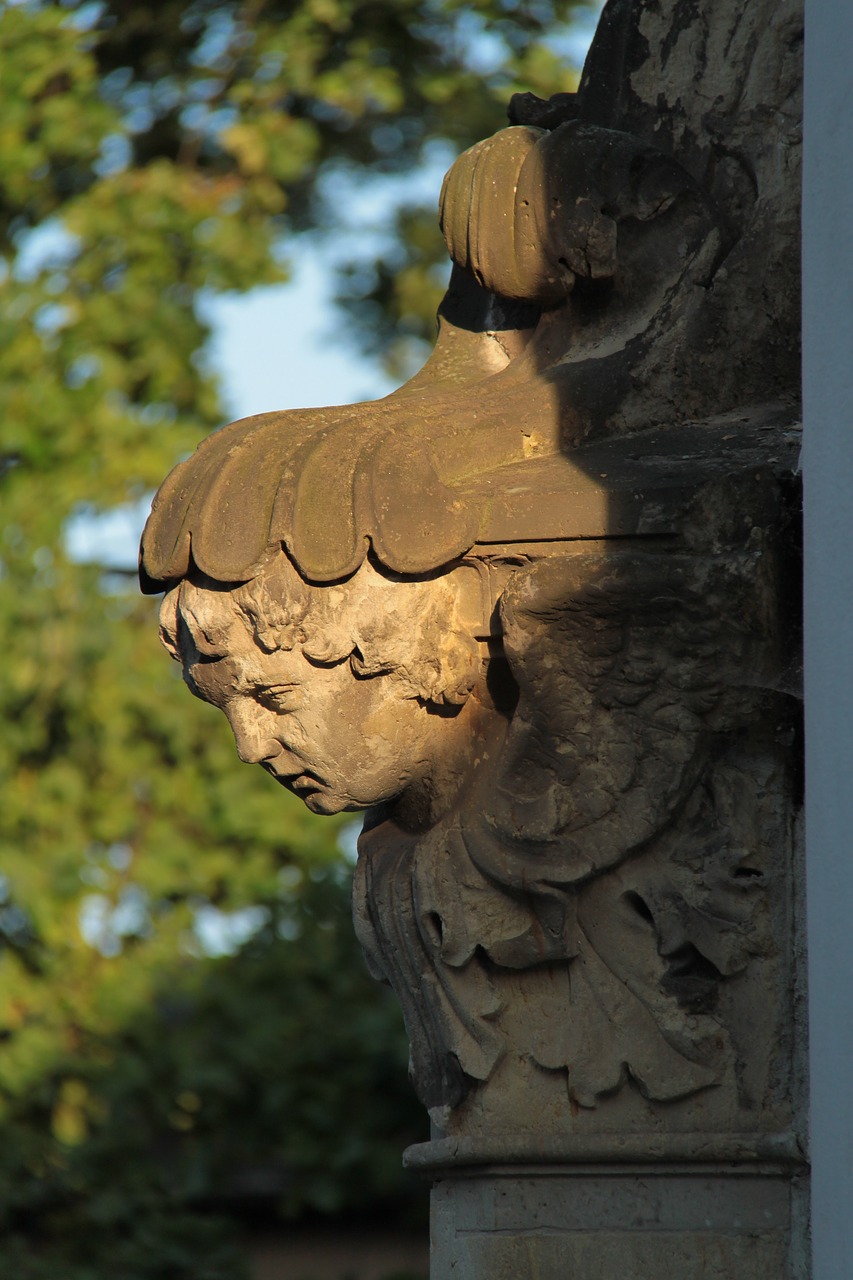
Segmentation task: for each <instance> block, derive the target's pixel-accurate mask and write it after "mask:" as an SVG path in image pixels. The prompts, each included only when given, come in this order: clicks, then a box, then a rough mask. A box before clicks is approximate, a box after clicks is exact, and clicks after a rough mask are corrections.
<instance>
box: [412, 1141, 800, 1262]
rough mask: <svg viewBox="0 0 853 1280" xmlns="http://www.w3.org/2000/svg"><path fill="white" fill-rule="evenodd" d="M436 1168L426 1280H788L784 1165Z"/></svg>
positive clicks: (796, 1210) (794, 1200) (790, 1239)
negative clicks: (625, 1279) (428, 1276)
mask: <svg viewBox="0 0 853 1280" xmlns="http://www.w3.org/2000/svg"><path fill="white" fill-rule="evenodd" d="M444 1172H445V1174H446V1175H447V1176H444V1177H443V1176H442V1171H441V1170H440V1169H436V1170H434V1171H433V1176H434V1177H435V1178H436V1182H435V1184H434V1187H433V1192H432V1233H431V1235H432V1241H431V1247H432V1269H431V1274H432V1276H433V1277H434V1278H435V1280H445V1278H449V1277H453V1278H454V1280H457V1278H458V1280H519V1277H530V1278H531V1280H533V1278H534V1277H535V1280H575V1278H576V1277H577V1280H613V1278H614V1277H622V1276H624V1277H630V1280H669V1278H670V1277H672V1278H673V1280H747V1278H748V1280H789V1278H790V1280H795V1278H798V1277H802V1276H804V1275H806V1274H807V1271H806V1266H807V1260H806V1258H805V1256H804V1251H803V1239H804V1234H803V1226H804V1222H805V1206H804V1200H803V1193H802V1185H801V1180H800V1179H798V1178H796V1177H793V1178H792V1176H791V1173H792V1170H791V1164H790V1163H789V1162H787V1161H785V1160H780V1159H779V1158H778V1155H777V1156H776V1158H773V1159H770V1158H768V1159H765V1160H762V1161H758V1160H756V1161H755V1163H754V1164H752V1165H751V1166H746V1165H745V1164H744V1163H742V1162H736V1161H734V1160H732V1161H731V1162H719V1163H718V1162H716V1161H712V1160H709V1161H707V1162H706V1163H704V1164H699V1163H687V1164H683V1163H671V1162H668V1161H667V1160H666V1159H664V1158H659V1159H656V1160H655V1161H654V1163H637V1164H632V1163H630V1162H625V1163H619V1164H609V1165H608V1164H603V1163H601V1164H600V1163H596V1164H594V1165H584V1164H582V1163H578V1164H575V1165H569V1164H565V1163H563V1164H553V1165H549V1164H545V1163H542V1164H540V1165H538V1166H537V1165H535V1164H530V1165H529V1166H527V1165H519V1164H517V1163H513V1164H507V1165H497V1164H495V1165H485V1166H482V1167H477V1166H467V1167H466V1166H464V1165H462V1164H455V1165H454V1166H452V1168H448V1169H447V1170H445V1171H444Z"/></svg>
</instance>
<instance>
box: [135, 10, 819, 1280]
mask: <svg viewBox="0 0 853 1280" xmlns="http://www.w3.org/2000/svg"><path fill="white" fill-rule="evenodd" d="M801 45H802V15H801V13H800V11H799V9H798V6H797V4H796V3H795V2H794V0H695V2H694V3H691V4H682V3H678V4H675V3H662V4H651V3H648V2H646V0H610V2H609V3H608V5H607V6H606V8H605V10H604V13H603V15H602V19H601V24H600V27H599V31H598V34H597V35H596V39H595V41H594V43H593V46H592V49H591V51H590V55H589V58H588V60H587V65H586V67H585V69H584V73H583V77H582V82H581V86H580V89H579V92H578V93H577V94H576V95H558V96H557V97H556V98H554V99H551V100H550V101H548V102H545V101H542V100H539V99H537V98H534V97H532V96H531V95H519V96H517V97H516V98H514V99H513V102H512V104H511V107H510V120H511V126H510V127H509V128H508V129H505V130H503V131H501V132H500V133H498V134H497V135H496V136H495V137H494V138H491V139H488V140H486V141H485V142H483V143H480V144H478V145H477V146H475V147H474V148H472V149H471V150H470V151H468V152H466V153H465V154H464V155H463V156H461V157H460V159H459V160H458V161H457V162H456V163H455V164H454V166H453V167H452V168H451V170H450V172H449V174H448V175H447V178H446V180H445V184H444V188H443V191H442V195H441V222H442V226H443V230H444V235H445V239H446V242H447V246H448V251H449V253H450V256H451V258H452V260H453V263H454V271H453V275H452V278H451V284H450V288H449V290H448V293H447V296H446V298H445V300H444V303H443V304H442V307H441V310H440V315H439V320H440V324H439V335H438V340H437V344H436V349H435V352H434V354H433V356H432V358H431V359H430V361H429V362H428V363H427V365H426V367H425V369H424V370H423V371H422V372H421V373H420V374H419V375H417V377H415V378H414V379H413V380H412V381H411V382H410V383H409V384H407V385H406V386H405V387H403V388H401V390H400V391H399V392H397V393H395V395H393V396H390V397H388V398H387V399H386V400H384V401H381V402H378V403H377V404H374V405H354V406H344V407H342V408H338V409H333V410H325V411H321V412H312V411H299V412H292V413H283V414H268V415H263V416H261V417H259V418H257V419H249V420H246V421H244V422H241V423H236V424H233V425H232V426H231V427H229V428H226V429H225V430H223V431H222V432H220V433H218V434H217V435H216V436H214V437H212V438H211V439H210V440H209V441H207V442H206V443H205V444H204V445H202V446H201V448H200V449H199V450H198V452H197V453H196V455H194V457H193V458H191V459H189V460H188V461H187V462H185V463H182V464H181V465H180V466H179V467H178V468H176V470H175V472H174V473H173V474H172V476H170V477H169V478H168V479H167V480H166V482H165V483H164V485H163V487H162V488H161V491H160V493H159V495H158V497H157V499H156V501H155V506H154V511H153V513H152V517H151V519H150V521H149V524H148V526H147V528H146V532H145V536H144V540H143V558H142V581H143V586H144V588H145V589H147V590H158V589H161V588H167V589H168V591H169V594H168V595H167V597H166V601H165V603H164V607H163V611H162V619H163V635H164V639H165V642H166V644H167V647H168V648H170V650H171V651H172V653H173V654H174V656H176V657H177V658H179V659H180V660H181V661H182V662H183V664H184V668H185V673H186V679H187V681H188V683H189V684H190V686H191V688H192V689H193V690H194V691H195V692H196V693H197V694H198V695H199V696H201V697H204V698H207V699H208V700H209V701H211V702H214V703H215V704H216V705H219V706H221V707H222V709H223V710H224V711H225V712H226V714H227V715H228V717H229V720H230V722H231V725H232V728H233V730H234V733H235V737H236V739H237V745H238V750H239V752H240V755H241V758H242V759H244V760H247V761H257V762H259V763H261V764H262V765H263V766H264V768H266V769H267V771H268V772H270V773H271V774H273V775H274V776H275V777H276V778H277V779H278V780H279V781H280V782H282V783H283V784H284V785H285V786H287V787H288V788H289V789H290V790H292V791H294V792H295V793H296V794H298V795H300V796H302V798H303V799H304V800H305V802H306V803H307V804H308V805H309V807H311V808H312V809H314V810H315V811H317V812H322V813H332V812H336V811H338V810H340V809H344V808H348V809H355V808H363V809H366V810H367V816H366V820H365V826H364V831H363V834H362V836H361V839H360V842H359V864H358V870H357V875H356V900H355V923H356V928H357V930H358V933H359V937H360V939H361V941H362V944H363V947H364V951H365V955H366V957H367V961H368V964H369V966H370V968H371V970H372V971H373V972H374V973H375V975H376V976H377V977H378V978H379V979H381V980H383V981H386V982H388V983H390V985H391V986H392V987H393V988H394V990H395V991H396V993H397V995H398V997H399V999H400V1001H401V1004H402V1007H403V1012H404V1016H405V1019H406V1025H407V1028H408V1031H409V1035H410V1040H411V1066H412V1078H413V1082H414V1085H415V1088H416V1089H417V1091H418V1093H419V1095H420V1097H421V1098H422V1100H423V1102H424V1105H425V1106H426V1107H428V1108H429V1110H430V1114H431V1117H432V1122H433V1138H432V1141H430V1142H429V1143H426V1144H424V1145H422V1146H418V1147H415V1148H414V1149H412V1150H410V1151H409V1152H408V1153H407V1156H406V1159H407V1161H408V1163H409V1164H410V1165H411V1166H412V1167H416V1168H420V1169H423V1170H424V1171H425V1172H426V1173H428V1174H429V1176H430V1177H431V1178H432V1180H433V1183H434V1191H433V1270H432V1274H433V1280H451V1277H457V1278H458V1280H500V1278H501V1277H507V1278H509V1277H510V1276H512V1277H531V1278H533V1277H535V1278H536V1280H563V1278H564V1277H566V1276H571V1277H574V1276H578V1277H581V1276H583V1277H584V1280H614V1278H615V1277H616V1276H625V1277H626V1278H627V1277H630V1280H661V1277H673V1280H723V1278H724V1277H725V1280H729V1278H730V1277H731V1278H733V1277H738V1280H802V1278H803V1277H805V1276H806V1274H807V1269H808V1264H807V1249H806V1218H807V1214H806V1200H805V1168H806V1166H805V1103H804V1096H805V1082H804V1056H805V1055H804V1027H803V1011H802V1006H803V996H802V980H803V962H802V902H801V898H800V894H799V886H800V885H801V883H802V869H801V867H800V856H801V849H800V841H799V808H798V805H799V794H800V785H799V782H800V754H801V735H800V716H799V710H800V701H799V694H800V688H799V672H800V663H799V606H798V602H799V572H798V559H797V548H798V522H797V513H798V504H799V498H798V490H797V483H796V467H797V455H798V447H799V432H798V419H799V304H798V297H797V289H796V285H797V281H798V279H799V147H800V141H801V139H800V79H801V74H800V53H801Z"/></svg>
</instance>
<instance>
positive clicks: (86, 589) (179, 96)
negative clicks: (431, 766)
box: [0, 0, 572, 1280]
mask: <svg viewBox="0 0 853 1280" xmlns="http://www.w3.org/2000/svg"><path fill="white" fill-rule="evenodd" d="M571 7H572V0H474V2H470V0H469V2H468V3H464V4H463V3H459V2H457V0H299V2H294V0H291V2H289V3H284V2H283V0H266V3H265V2H264V0H243V2H242V3H238V2H237V0H195V2H194V3H190V4H187V3H184V2H183V0H181V2H180V3H179V2H178V0H148V2H145V0H133V3H131V2H130V0H94V2H92V0H66V2H65V3H47V2H44V3H40V2H39V0H21V2H19V3H14V2H7V3H6V4H5V5H3V6H2V7H0V62H2V65H3V68H4V74H3V77H2V81H0V253H2V265H0V304H2V305H0V314H2V319H0V485H2V511H3V523H2V532H0V570H2V572H0V646H2V653H3V661H2V666H0V709H2V717H3V724H4V733H3V735H2V743H0V776H2V784H3V803H2V810H0V869H2V876H0V992H2V1003H0V1040H2V1054H0V1125H2V1129H3V1144H2V1146H0V1200H2V1203H3V1205H4V1209H3V1214H4V1215H5V1217H4V1219H3V1220H2V1222H3V1229H4V1231H5V1235H6V1240H7V1244H8V1248H7V1249H6V1250H5V1255H4V1260H8V1261H7V1267H8V1269H9V1271H10V1274H15V1275H16V1276H19V1277H21V1278H22V1280H26V1278H27V1277H32V1278H33V1280H43V1278H46V1277H48V1276H50V1277H54V1276H56V1275H58V1274H61V1275H62V1276H63V1278H64V1280H88V1278H89V1277H92V1278H93V1280H94V1277H98V1278H100V1277H102V1276H103V1275H105V1274H107V1269H109V1273H110V1274H113V1273H114V1274H119V1273H120V1274H121V1275H122V1277H123V1280H142V1278H143V1277H144V1278H146V1280H148V1278H149V1277H152V1278H153V1277H155V1276H157V1277H159V1276H163V1277H165V1276H168V1277H169V1278H170V1280H175V1278H176V1277H181V1276H190V1275H192V1276H193V1277H194V1280H201V1278H202V1277H210V1278H211V1280H213V1277H222V1278H223V1280H224V1278H225V1277H232V1276H235V1277H236V1276H237V1275H238V1274H240V1263H239V1259H238V1254H237V1252H235V1248H234V1246H233V1245H232V1244H231V1243H230V1242H229V1241H230V1237H229V1229H228V1226H227V1221H225V1220H223V1221H224V1225H223V1223H221V1222H219V1221H218V1220H217V1219H216V1218H215V1216H211V1214H210V1213H209V1212H206V1211H205V1212H201V1211H200V1210H199V1208H198V1206H199V1205H201V1206H205V1205H208V1206H209V1204H210V1202H211V1201H212V1200H214V1199H216V1197H217V1196H220V1197H221V1196H223V1195H225V1194H226V1193H227V1192H228V1178H227V1176H226V1175H227V1172H228V1170H229V1169H231V1168H233V1167H234V1164H235V1161H236V1162H237V1163H239V1162H240V1160H244V1161H246V1162H248V1163H252V1162H253V1161H254V1162H263V1161H264V1160H267V1161H269V1160H272V1161H273V1163H274V1164H276V1166H277V1167H278V1168H279V1169H280V1170H282V1171H283V1176H284V1175H286V1177H285V1181H284V1183H283V1184H282V1186H283V1187H284V1190H283V1191H282V1193H281V1194H282V1196H283V1201H284V1208H285V1209H286V1210H287V1211H288V1212H291V1213H298V1212H300V1211H302V1210H304V1209H305V1208H306V1207H313V1208H316V1209H324V1208H325V1209H332V1208H336V1207H341V1206H343V1207H346V1206H350V1207H354V1206H356V1205H358V1204H360V1203H361V1202H362V1200H363V1199H364V1197H365V1196H381V1195H387V1196H392V1197H393V1196H397V1197H398V1198H399V1196H400V1194H401V1192H400V1191H399V1188H395V1187H394V1186H393V1185H392V1180H391V1179H390V1177H389V1174H388V1169H389V1168H390V1164H391V1162H393V1163H394V1164H396V1161H397V1160H398V1153H399V1148H400V1147H401V1146H402V1145H404V1143H405V1141H406V1140H409V1139H410V1138H411V1137H412V1136H414V1134H415V1129H414V1125H415V1124H416V1123H417V1121H416V1119H415V1117H416V1114H417V1113H416V1110H415V1109H414V1104H410V1103H409V1102H408V1101H407V1098H406V1095H405V1085H404V1084H402V1085H398V1084H397V1083H395V1082H396V1081H398V1080H401V1079H402V1075H401V1072H402V1064H403V1061H404V1053H405V1048H404V1043H403V1037H402V1034H401V1031H400V1026H399V1020H398V1017H397V1014H396V1011H395V1010H394V1009H393V1007H392V1005H391V1004H390V1003H389V1002H388V1001H387V1000H385V999H384V997H383V993H382V992H380V991H378V989H377V990H375V989H374V988H373V987H372V986H371V984H370V983H369V980H368V979H367V978H366V977H365V976H363V975H362V974H361V971H360V970H359V969H357V968H356V966H357V964H358V960H357V956H356V949H355V944H354V942H353V941H352V939H351V936H350V933H349V925H348V922H347V920H346V883H345V880H346V877H345V875H343V874H342V872H341V869H340V868H341V862H340V855H339V852H338V849H337V846H336V843H335V836H336V824H335V823H334V822H331V821H329V820H326V821H324V822H323V823H321V824H319V825H318V824H317V823H316V822H315V821H314V820H312V819H310V815H307V814H306V813H305V812H304V811H303V809H302V808H301V805H300V803H299V802H298V801H296V800H291V801H290V802H288V801H289V798H288V797H287V796H286V795H285V794H284V793H283V792H281V790H280V789H278V788H276V786H275V784H274V783H273V782H272V780H271V779H268V778H266V777H265V776H263V775H260V773H259V771H255V772H254V773H250V772H249V771H248V770H247V771H245V772H244V773H240V772H239V771H238V770H237V768H236V762H235V760H234V757H233V748H232V745H231V743H230V740H229V737H228V732H227V726H225V724H224V722H223V724H221V725H220V724H219V723H218V717H217V714H216V713H215V712H213V711H212V709H210V708H207V707H203V706H201V705H200V704H195V703H193V702H192V700H191V699H190V698H189V697H187V696H186V695H185V694H184V693H183V692H182V691H180V690H179V689H178V688H177V673H176V672H175V671H173V670H172V669H171V668H170V664H169V663H168V662H167V661H166V659H165V657H164V656H163V655H162V653H160V652H159V651H158V649H157V645H156V639H155V632H156V624H155V619H154V616H153V612H152V608H151V604H150V602H148V601H142V600H140V599H138V598H137V596H136V594H135V592H134V591H133V588H132V586H131V585H130V584H129V583H128V581H127V580H126V579H124V578H122V577H121V575H118V576H117V575H116V574H115V573H110V572H105V570H104V567H103V566H102V565H98V564H80V563H77V562H75V561H74V560H73V559H72V558H71V557H70V556H69V554H68V547H67V530H68V526H69V521H70V520H72V518H74V517H75V516H78V515H79V513H80V512H81V511H83V512H86V511H88V512H92V513H94V512H102V511H108V510H110V509H113V508H116V507H120V506H121V505H122V504H126V503H128V502H136V501H139V500H141V499H142V498H143V497H144V495H146V494H147V493H148V492H150V490H151V489H152V488H153V487H154V486H155V485H156V484H157V483H158V482H159V481H160V480H161V479H162V477H163V475H164V474H165V473H166V471H167V470H168V469H169V468H170V466H171V465H172V464H173V463H174V462H175V460H176V459H177V458H178V457H179V456H180V455H181V454H183V453H185V452H186V451H187V450H189V449H191V448H192V447H193V446H194V445H195V443H196V442H197V441H198V439H199V438H200V437H201V436H202V435H204V434H206V433H207V432H208V431H210V430H211V429H212V428H213V427H215V426H216V425H218V424H219V422H220V421H221V420H222V414H221V409H220V405H219V400H218V396H217V385H216V377H215V374H214V372H213V371H212V370H211V369H210V368H209V367H208V364H207V362H206V359H205V342H206V339H207V337H208V332H207V328H206V326H205V323H204V321H203V319H202V318H201V316H200V312H199V299H200V298H201V297H202V296H204V294H205V292H214V293H215V292H217V291H223V290H231V289H237V290H245V289H249V288H252V287H253V286H256V285H259V284H265V283H271V282H274V281H277V280H281V279H283V278H285V276H286V271H287V267H286V262H287V255H288V253H289V252H298V243H299V242H298V238H297V237H298V233H299V232H300V231H302V230H304V229H305V228H306V227H308V226H311V225H317V224H319V225H320V226H322V227H325V228H326V229H327V230H330V231H333V230H334V228H335V227H336V226H340V225H341V224H342V223H343V222H344V221H345V217H346V210H345V209H344V208H341V207H340V205H339V204H337V203H336V199H335V190H336V187H335V184H334V183H333V182H331V180H330V176H331V175H338V177H339V178H340V175H342V174H343V175H345V176H346V179H347V181H349V182H363V181H366V180H367V179H368V178H369V177H370V176H371V175H375V174H384V173H390V172H401V171H403V170H405V169H406V168H407V167H409V166H411V165H414V164H416V163H417V162H418V160H419V158H421V157H422V156H423V155H424V154H425V152H426V151H427V150H428V149H429V147H430V146H432V145H435V142H436V140H445V141H446V142H447V143H449V144H451V145H452V146H453V147H454V148H459V147H462V146H465V145H467V144H468V143H470V142H471V141H473V140H474V139H475V138H477V137H479V136H481V135H483V134H486V133H488V132H490V131H492V130H493V129H495V128H498V127H500V125H501V124H502V123H503V111H504V106H505V102H506V100H507V98H508V95H509V93H510V92H512V91H513V90H514V89H516V88H525V89H533V90H534V91H536V90H541V91H542V92H549V93H550V92H554V91H558V90H561V89H564V88H566V87H567V73H566V71H565V69H564V68H563V67H562V66H561V65H560V61H559V58H558V57H557V54H556V53H555V52H554V50H553V48H552V47H551V45H550V44H549V34H552V33H553V32H554V31H555V30H557V29H558V27H559V24H560V23H562V22H563V21H564V20H565V19H566V18H567V16H568V14H569V11H570V10H571ZM479 64H483V66H479ZM485 64H488V65H487V66H486V65H485ZM484 66H485V70H484V69H483V67H484ZM337 189H339V187H338V188H337ZM425 225H426V224H425V222H424V220H423V216H422V214H421V213H420V211H418V210H417V209H407V208H404V209H402V210H400V213H399V218H398V222H397V239H396V240H392V241H391V242H390V244H389V246H388V247H387V250H386V253H385V254H384V260H383V262H382V263H380V264H379V266H378V267H377V266H376V265H375V264H373V265H371V264H370V263H368V264H367V266H366V267H365V264H361V269H362V277H361V278H362V284H361V285H359V286H358V287H352V288H351V289H350V293H351V302H352V303H353V305H355V306H358V307H360V308H361V312H360V314H361V315H362V317H363V318H364V317H365V316H366V317H367V319H368V320H369V321H370V322H371V324H372V325H373V328H372V329H371V328H370V326H369V325H367V326H362V328H363V331H364V333H365V334H366V335H367V340H368V345H371V343H372V342H373V341H374V339H373V338H372V337H371V334H372V333H373V332H387V323H388V321H387V317H389V316H390V317H391V318H392V319H393V318H394V317H395V316H396V318H397V319H399V318H400V317H403V318H404V320H405V324H406V326H407V328H408V331H409V332H411V333H413V334H418V333H420V332H422V329H423V325H424V323H425V317H426V316H428V315H429V314H430V313H431V312H432V311H433V310H434V307H435V303H436V301H437V294H438V292H439V291H440V289H439V285H438V284H437V282H436V281H435V279H434V278H433V276H432V275H431V269H432V263H433V262H434V261H435V260H436V258H437V256H438V249H437V248H436V245H437V236H436V235H435V233H433V236H432V238H430V237H429V236H428V235H427V234H426V231H425ZM389 264H391V265H392V266H394V268H395V269H396V274H395V273H394V272H392V271H390V270H389ZM371 272H372V274H371ZM365 273H366V274H365ZM365 281H366V283H365ZM371 307H372V308H373V309H372V310H371ZM377 307H378V308H379V309H378V310H377ZM255 774H257V775H258V776H255ZM216 913H219V914H218V915H216ZM211 918H214V919H215V921H216V922H217V928H218V935H217V937H218V945H219V950H220V951H223V950H224V951H229V952H231V953H233V954H225V955H220V956H218V957H217V956H215V955H213V954H211V952H212V951H213V950H215V949H216V948H215V947H212V946H211V945H210V941H209V939H208V945H207V947H205V945H204V937H205V934H204V923H205V921H206V920H209V919H211ZM240 928H242V931H243V932H242V935H239V931H240ZM229 929H230V931H231V932H230V935H229V933H228V931H229ZM250 934H251V936H248V935H250ZM238 935H239V936H238ZM241 936H242V942H241V941H240V937H241ZM229 938H230V941H229ZM226 943H228V946H226ZM279 991H281V992H285V993H286V998H277V997H276V993H277V992H279ZM341 1007H346V1009H347V1011H348V1015H347V1021H346V1022H341V1019H340V1017H339V1015H334V1016H332V1015H331V1013H330V1021H329V1023H327V1024H324V1026H325V1029H324V1030H321V1029H320V1023H319V1021H317V1019H318V1017H319V1014H318V1010H320V1009H325V1010H327V1011H332V1010H337V1009H340V1008H341ZM297 1024H298V1026H299V1027H300V1029H301V1030H300V1033H299V1039H298V1040H297V1038H296V1037H295V1036H294V1034H293V1028H294V1026H295V1025H297ZM223 1028H226V1029H227V1031H223ZM306 1028H307V1029H308V1030H306ZM309 1032H310V1034H309ZM330 1045H331V1046H332V1049H333V1050H334V1054H335V1061H334V1064H333V1065H332V1066H331V1067H330V1068H329V1073H328V1074H327V1075H324V1076H323V1077H322V1088H321V1087H320V1085H321V1078H320V1077H319V1076H318V1074H317V1058H318V1055H320V1054H321V1051H322V1054H323V1056H328V1054H329V1052H330ZM312 1055H313V1056H312ZM391 1064H394V1065H393V1067H392V1066H391ZM371 1073H372V1074H371ZM377 1073H378V1077H379V1078H380V1079H381V1080H382V1083H381V1086H380V1087H378V1088H377V1087H376V1086H375V1085H370V1084H369V1083H367V1082H368V1081H369V1080H370V1079H371V1078H372V1079H376V1078H377ZM355 1092H358V1094H359V1099H360V1101H359V1106H360V1107H362V1108H364V1109H363V1111H362V1117H363V1120H362V1123H361V1124H358V1123H357V1122H356V1119H357V1118H356V1119H353V1118H352V1112H351V1108H350V1101H351V1095H352V1094H353V1093H355ZM365 1098H367V1099H368V1100H369V1101H368V1102H367V1103H366V1104H365V1102H364V1099H365ZM294 1116H296V1117H298V1118H297V1119H296V1120H294V1119H293V1117H294ZM345 1116H350V1120H349V1121H348V1126H347V1133H348V1136H347V1140H346V1142H345V1143H344V1147H343V1150H342V1148H341V1144H340V1140H339V1137H338V1135H337V1134H336V1132H335V1126H337V1128H338V1130H340V1128H341V1126H342V1123H343V1118H344V1117H345ZM286 1117H290V1120H289V1121H287V1122H286V1119H285V1118H286ZM370 1131H374V1132H378V1133H379V1134H380V1135H381V1140H380V1141H379V1142H378V1143H376V1144H374V1146H373V1147H372V1148H371V1147H370V1146H369V1144H368V1141H367V1138H368V1133H369V1132H370ZM270 1134H272V1141H270V1140H269V1139H270ZM383 1135H384V1136H383ZM265 1144H266V1145H265ZM235 1153H237V1154H236V1155H235ZM294 1171H296V1176H295V1175H294ZM287 1177H289V1179H290V1180H289V1182H288V1181H287ZM108 1260H109V1261H108ZM105 1268H107V1269H105Z"/></svg>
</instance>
